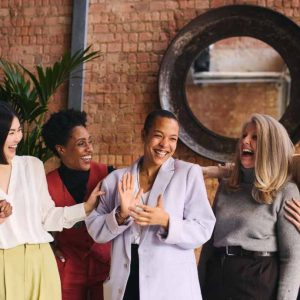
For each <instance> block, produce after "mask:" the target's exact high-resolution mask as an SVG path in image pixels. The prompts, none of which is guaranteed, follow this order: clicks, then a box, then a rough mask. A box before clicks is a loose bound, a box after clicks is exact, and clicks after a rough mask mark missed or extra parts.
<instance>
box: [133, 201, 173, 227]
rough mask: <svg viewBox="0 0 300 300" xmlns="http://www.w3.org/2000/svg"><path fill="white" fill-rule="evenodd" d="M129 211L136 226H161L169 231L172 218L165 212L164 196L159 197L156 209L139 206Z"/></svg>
mask: <svg viewBox="0 0 300 300" xmlns="http://www.w3.org/2000/svg"><path fill="white" fill-rule="evenodd" d="M129 210H130V216H131V217H132V218H133V219H134V222H135V223H136V224H138V225H141V226H147V225H160V226H162V227H163V228H164V229H166V230H168V227H169V218H170V217H169V214H168V213H167V212H166V211H165V210H164V205H163V198H162V195H159V197H158V199H157V205H156V207H150V206H148V205H143V204H138V205H136V206H132V207H130V208H129Z"/></svg>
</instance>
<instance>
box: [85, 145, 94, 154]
mask: <svg viewBox="0 0 300 300" xmlns="http://www.w3.org/2000/svg"><path fill="white" fill-rule="evenodd" d="M86 149H87V150H88V151H89V152H93V150H94V148H93V144H92V143H87V147H86Z"/></svg>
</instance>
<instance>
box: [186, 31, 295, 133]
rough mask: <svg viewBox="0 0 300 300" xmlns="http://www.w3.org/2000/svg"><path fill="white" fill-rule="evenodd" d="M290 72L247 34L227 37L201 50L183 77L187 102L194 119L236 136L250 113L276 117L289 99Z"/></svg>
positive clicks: (273, 53) (268, 47) (212, 129)
mask: <svg viewBox="0 0 300 300" xmlns="http://www.w3.org/2000/svg"><path fill="white" fill-rule="evenodd" d="M290 82H291V80H290V76H289V71H288V69H287V66H286V64H285V62H284V60H283V59H282V58H281V56H280V55H279V53H278V52H277V51H275V50H274V49H273V48H272V47H271V46H269V45H268V44H266V43H264V42H262V41H260V40H258V39H254V38H251V37H244V36H243V37H232V38H227V39H223V40H220V41H217V42H216V43H213V44H211V45H209V46H208V47H207V48H205V49H204V50H202V51H201V52H200V53H199V55H198V56H197V57H196V58H195V60H194V61H193V63H192V65H191V67H190V69H189V71H188V74H187V78H186V82H185V93H186V98H187V103H188V105H189V107H190V109H191V111H192V113H193V114H194V116H195V117H196V118H197V120H198V121H199V122H201V123H202V124H203V126H205V127H206V128H208V129H209V130H210V131H212V132H215V133H217V134H220V135H223V136H228V137H232V138H238V137H239V135H240V130H241V128H240V127H241V124H242V123H243V122H244V121H245V120H246V119H248V118H249V117H250V115H251V114H253V113H255V112H259V113H263V114H268V115H271V116H273V117H274V118H276V119H277V120H279V119H280V118H281V117H282V115H283V113H284V112H285V110H286V108H287V106H288V102H289V98H290V96H289V95H290Z"/></svg>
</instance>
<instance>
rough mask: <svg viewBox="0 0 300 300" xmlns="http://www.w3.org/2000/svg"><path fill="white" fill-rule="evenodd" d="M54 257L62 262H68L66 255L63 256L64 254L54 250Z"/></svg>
mask: <svg viewBox="0 0 300 300" xmlns="http://www.w3.org/2000/svg"><path fill="white" fill-rule="evenodd" d="M53 252H54V255H55V256H56V257H57V258H58V259H59V260H60V261H61V262H62V263H64V262H66V259H65V257H64V255H63V254H62V252H61V251H60V250H58V249H53Z"/></svg>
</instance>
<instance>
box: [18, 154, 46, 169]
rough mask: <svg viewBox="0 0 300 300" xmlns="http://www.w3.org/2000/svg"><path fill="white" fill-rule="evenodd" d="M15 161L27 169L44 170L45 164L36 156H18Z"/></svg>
mask: <svg viewBox="0 0 300 300" xmlns="http://www.w3.org/2000/svg"><path fill="white" fill-rule="evenodd" d="M14 160H15V162H16V163H17V164H18V165H22V166H24V167H26V168H41V167H42V168H44V165H43V162H42V161H41V160H40V159H38V158H37V157H34V156H27V155H23V156H16V157H15V158H14Z"/></svg>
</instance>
